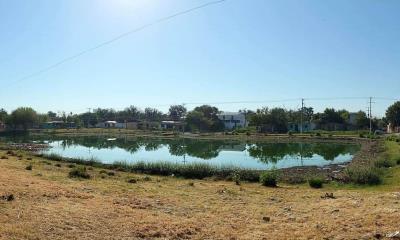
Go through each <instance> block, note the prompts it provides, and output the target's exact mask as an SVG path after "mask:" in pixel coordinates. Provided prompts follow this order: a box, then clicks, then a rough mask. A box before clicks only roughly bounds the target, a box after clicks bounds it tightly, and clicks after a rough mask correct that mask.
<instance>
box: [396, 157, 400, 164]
mask: <svg viewBox="0 0 400 240" xmlns="http://www.w3.org/2000/svg"><path fill="white" fill-rule="evenodd" d="M396 164H397V165H400V157H398V158H397V159H396Z"/></svg>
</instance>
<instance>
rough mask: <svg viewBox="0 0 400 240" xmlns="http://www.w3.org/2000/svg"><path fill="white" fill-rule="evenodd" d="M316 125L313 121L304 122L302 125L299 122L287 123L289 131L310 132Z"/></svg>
mask: <svg viewBox="0 0 400 240" xmlns="http://www.w3.org/2000/svg"><path fill="white" fill-rule="evenodd" d="M302 126H303V127H302ZM316 127H317V125H316V124H315V123H313V122H304V123H303V125H302V124H301V123H289V125H288V130H289V131H290V132H301V131H303V132H310V131H313V130H315V129H316Z"/></svg>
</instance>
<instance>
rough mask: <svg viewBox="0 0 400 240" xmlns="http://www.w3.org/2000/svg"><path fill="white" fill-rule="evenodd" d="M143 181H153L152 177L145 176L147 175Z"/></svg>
mask: <svg viewBox="0 0 400 240" xmlns="http://www.w3.org/2000/svg"><path fill="white" fill-rule="evenodd" d="M143 181H146V182H149V181H151V177H149V176H145V177H144V178H143Z"/></svg>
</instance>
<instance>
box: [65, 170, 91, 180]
mask: <svg viewBox="0 0 400 240" xmlns="http://www.w3.org/2000/svg"><path fill="white" fill-rule="evenodd" d="M68 176H69V177H70V178H83V179H90V178H91V176H90V175H89V173H88V172H87V171H86V167H79V168H74V169H72V170H71V171H70V172H69V174H68Z"/></svg>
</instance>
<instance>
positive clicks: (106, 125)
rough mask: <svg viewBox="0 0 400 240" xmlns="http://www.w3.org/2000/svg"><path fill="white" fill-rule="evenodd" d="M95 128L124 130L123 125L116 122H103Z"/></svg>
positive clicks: (124, 126) (124, 125)
mask: <svg viewBox="0 0 400 240" xmlns="http://www.w3.org/2000/svg"><path fill="white" fill-rule="evenodd" d="M96 127H97V128H126V124H125V123H118V122H117V121H105V122H100V123H98V124H96Z"/></svg>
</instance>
